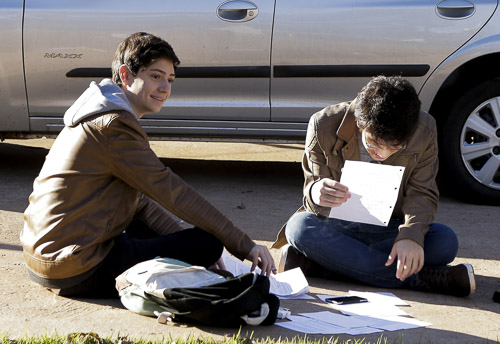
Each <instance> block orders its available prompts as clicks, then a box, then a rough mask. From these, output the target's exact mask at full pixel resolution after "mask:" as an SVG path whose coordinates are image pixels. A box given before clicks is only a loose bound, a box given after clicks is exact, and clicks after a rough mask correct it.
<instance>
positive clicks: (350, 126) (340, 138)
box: [332, 99, 359, 160]
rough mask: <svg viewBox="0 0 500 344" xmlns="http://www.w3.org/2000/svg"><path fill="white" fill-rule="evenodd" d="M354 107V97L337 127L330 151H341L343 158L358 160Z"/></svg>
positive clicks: (336, 152)
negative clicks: (333, 143) (335, 137)
mask: <svg viewBox="0 0 500 344" xmlns="http://www.w3.org/2000/svg"><path fill="white" fill-rule="evenodd" d="M355 107H356V99H354V100H353V101H351V103H350V105H349V107H348V108H347V110H346V113H345V114H344V118H343V119H342V122H341V123H340V126H339V128H338V129H337V133H336V134H337V141H336V142H335V145H334V147H333V152H332V153H333V154H334V155H337V154H338V153H339V152H342V155H343V156H344V158H345V159H349V160H351V159H355V160H359V147H358V126H357V124H356V117H355V116H354V108H355Z"/></svg>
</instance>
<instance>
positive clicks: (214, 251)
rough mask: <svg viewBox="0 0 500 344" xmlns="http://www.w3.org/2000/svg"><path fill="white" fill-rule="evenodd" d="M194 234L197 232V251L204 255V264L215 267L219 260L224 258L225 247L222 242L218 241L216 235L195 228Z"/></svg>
mask: <svg viewBox="0 0 500 344" xmlns="http://www.w3.org/2000/svg"><path fill="white" fill-rule="evenodd" d="M192 230H193V232H195V236H196V238H197V239H196V242H197V244H198V245H196V246H198V247H197V248H195V249H196V250H199V251H198V252H202V251H203V252H204V253H203V260H204V264H203V265H206V266H207V267H208V266H211V265H213V264H214V263H215V262H217V260H219V258H220V257H221V256H222V251H223V250H224V245H223V244H222V242H221V241H220V240H219V239H217V238H216V237H215V236H214V235H212V234H210V233H208V232H206V231H204V230H202V229H200V228H196V227H195V228H193V229H192Z"/></svg>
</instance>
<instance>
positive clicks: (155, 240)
mask: <svg viewBox="0 0 500 344" xmlns="http://www.w3.org/2000/svg"><path fill="white" fill-rule="evenodd" d="M114 241H115V244H114V246H113V248H112V249H111V251H110V252H109V254H108V255H107V256H106V258H105V259H104V260H103V261H102V263H101V264H100V265H99V266H98V267H97V268H96V269H95V270H94V272H93V274H92V275H91V276H90V277H88V278H86V279H85V280H84V281H83V282H81V283H79V284H77V285H75V286H73V287H70V288H63V289H53V291H54V292H55V293H57V294H59V295H61V296H76V297H88V298H118V291H117V290H116V288H115V278H116V277H118V276H119V275H120V274H121V273H122V272H124V271H125V270H127V269H129V268H130V267H132V266H134V265H136V264H137V263H140V262H143V261H146V260H149V259H153V258H156V257H167V258H174V259H178V260H181V261H183V262H186V263H189V264H192V265H200V266H204V267H209V266H211V265H213V264H214V263H215V262H216V261H217V260H218V259H219V258H220V257H221V255H222V251H223V249H224V246H223V245H222V243H221V242H220V241H219V240H218V239H217V238H215V237H214V236H213V235H212V234H209V233H208V232H206V231H204V230H202V229H199V228H196V227H195V228H190V229H186V230H183V231H180V232H177V233H173V234H169V235H165V236H161V235H158V234H156V233H155V232H153V231H152V230H151V229H149V228H148V227H146V226H145V225H144V224H143V223H142V222H138V221H134V222H132V223H131V225H130V226H129V227H128V228H127V230H126V232H125V233H122V234H120V235H119V236H118V237H116V238H115V239H114Z"/></svg>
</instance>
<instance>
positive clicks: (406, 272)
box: [385, 239, 424, 281]
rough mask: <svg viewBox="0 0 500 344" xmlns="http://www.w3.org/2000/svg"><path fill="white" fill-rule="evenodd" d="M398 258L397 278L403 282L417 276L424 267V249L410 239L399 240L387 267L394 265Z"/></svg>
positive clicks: (393, 248)
mask: <svg viewBox="0 0 500 344" xmlns="http://www.w3.org/2000/svg"><path fill="white" fill-rule="evenodd" d="M396 257H398V262H397V266H396V278H398V279H400V280H401V281H404V280H405V279H406V278H407V277H410V276H411V275H413V274H416V273H417V272H419V271H420V270H421V269H422V267H423V266H424V249H423V248H422V246H420V245H419V244H417V243H416V242H415V241H413V240H410V239H403V240H399V241H398V242H396V243H395V244H394V246H393V247H392V251H391V254H390V255H389V258H388V259H387V262H386V263H385V266H389V265H391V264H392V263H394V260H395V259H396Z"/></svg>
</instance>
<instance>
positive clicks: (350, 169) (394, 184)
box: [330, 160, 404, 226]
mask: <svg viewBox="0 0 500 344" xmlns="http://www.w3.org/2000/svg"><path fill="white" fill-rule="evenodd" d="M403 172H404V167H402V166H391V165H383V164H374V163H369V162H363V161H351V160H347V161H346V162H345V164H344V168H343V169H342V175H341V177H340V183H342V184H343V185H345V186H347V187H348V188H349V192H350V193H351V198H350V199H348V200H347V202H345V203H344V204H343V205H342V206H340V207H336V208H332V209H331V211H330V217H334V218H337V219H340V220H347V221H353V222H362V223H368V224H373V225H379V226H387V225H388V224H389V220H390V218H391V215H392V212H393V210H394V205H395V204H396V201H397V198H398V192H399V187H400V185H401V179H402V178H403Z"/></svg>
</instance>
